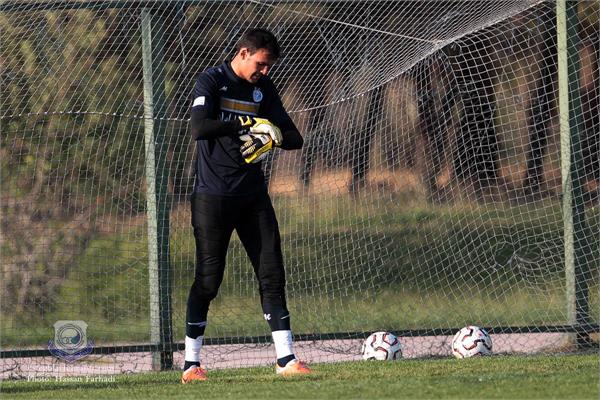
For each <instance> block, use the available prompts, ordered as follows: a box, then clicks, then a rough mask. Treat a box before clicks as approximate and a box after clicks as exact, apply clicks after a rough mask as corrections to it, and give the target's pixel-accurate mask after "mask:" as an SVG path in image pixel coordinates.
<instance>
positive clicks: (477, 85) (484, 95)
mask: <svg viewBox="0 0 600 400" xmlns="http://www.w3.org/2000/svg"><path fill="white" fill-rule="evenodd" d="M491 48H492V44H491V43H490V42H489V40H488V39H487V38H486V37H485V36H484V35H481V34H479V35H476V36H473V37H471V38H468V39H467V40H466V41H465V42H463V44H462V45H461V47H460V52H459V54H458V55H457V57H456V60H455V62H456V65H455V66H454V69H455V72H456V77H457V83H458V85H459V87H460V88H461V89H460V91H461V98H462V104H463V113H462V115H461V117H460V129H459V134H458V137H457V145H456V154H455V156H454V173H455V176H456V178H457V180H458V181H459V182H462V183H465V184H467V185H469V186H472V187H473V190H474V192H475V195H476V197H477V198H478V199H482V196H483V195H484V194H485V193H486V191H487V190H488V189H490V188H492V187H494V186H496V185H497V180H498V139H497V136H496V128H495V125H494V114H495V111H496V101H495V96H494V77H493V76H492V73H493V71H494V66H493V61H492V59H491V57H490V54H489V51H491Z"/></svg>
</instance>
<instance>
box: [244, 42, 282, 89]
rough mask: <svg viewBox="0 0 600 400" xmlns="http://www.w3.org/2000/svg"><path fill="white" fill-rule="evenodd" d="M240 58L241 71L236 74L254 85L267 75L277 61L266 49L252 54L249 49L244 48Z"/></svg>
mask: <svg viewBox="0 0 600 400" xmlns="http://www.w3.org/2000/svg"><path fill="white" fill-rule="evenodd" d="M238 56H239V61H240V63H239V70H238V71H236V72H237V73H238V75H240V77H241V78H242V79H245V80H246V81H248V82H250V83H252V84H255V83H256V82H258V80H259V79H260V78H261V77H262V76H263V75H267V74H268V73H269V71H270V70H271V67H272V66H273V64H275V61H276V60H275V59H274V58H273V57H272V56H271V53H269V51H268V50H265V49H259V50H257V51H256V52H254V53H252V54H251V53H250V51H249V50H248V49H247V48H242V49H241V50H240V52H239V54H238Z"/></svg>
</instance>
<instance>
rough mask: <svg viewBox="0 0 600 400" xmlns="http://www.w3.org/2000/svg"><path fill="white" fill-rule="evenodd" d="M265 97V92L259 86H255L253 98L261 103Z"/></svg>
mask: <svg viewBox="0 0 600 400" xmlns="http://www.w3.org/2000/svg"><path fill="white" fill-rule="evenodd" d="M262 99H263V94H262V92H261V91H260V89H259V88H254V91H253V92H252V100H254V101H255V102H256V103H260V102H261V101H262Z"/></svg>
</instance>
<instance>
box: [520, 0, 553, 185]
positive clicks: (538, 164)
mask: <svg viewBox="0 0 600 400" xmlns="http://www.w3.org/2000/svg"><path fill="white" fill-rule="evenodd" d="M544 18H545V21H544V22H543V25H544V28H543V29H542V30H543V31H544V32H545V38H544V40H543V43H542V49H541V52H542V59H541V69H540V75H539V77H538V79H537V81H536V84H535V90H534V93H533V96H532V99H531V101H530V103H529V109H528V110H527V121H528V125H529V126H530V127H531V128H530V131H529V147H528V149H527V155H526V160H527V171H526V175H525V181H524V183H523V189H524V191H525V193H526V194H527V195H530V196H531V195H533V196H535V195H539V194H540V191H541V187H542V184H543V183H544V175H543V163H544V155H545V154H546V151H547V146H548V137H549V136H550V128H551V125H552V115H551V110H552V103H553V102H554V100H555V90H556V88H555V82H556V79H557V75H556V73H557V71H556V57H557V50H556V13H555V12H554V11H553V10H552V11H547V12H545V14H544Z"/></svg>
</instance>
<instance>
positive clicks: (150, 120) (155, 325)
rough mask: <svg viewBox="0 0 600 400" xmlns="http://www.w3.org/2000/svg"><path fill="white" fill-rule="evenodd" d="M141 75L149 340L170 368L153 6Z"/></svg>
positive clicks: (158, 361)
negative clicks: (158, 348)
mask: <svg viewBox="0 0 600 400" xmlns="http://www.w3.org/2000/svg"><path fill="white" fill-rule="evenodd" d="M141 25H142V59H143V75H144V133H145V150H146V157H145V160H146V186H147V188H146V191H147V195H146V203H147V208H148V210H147V213H148V272H149V273H148V275H149V288H150V340H151V342H152V343H154V344H159V345H160V346H161V351H160V352H157V353H153V358H152V366H153V369H155V370H158V369H160V370H164V369H171V368H172V367H173V352H172V344H173V339H172V322H171V272H170V267H169V202H168V198H167V185H168V174H167V170H166V166H165V164H166V155H167V143H166V142H165V130H166V129H165V128H166V127H165V118H164V117H165V114H166V100H165V99H166V95H165V68H164V38H163V36H164V34H165V32H164V25H163V23H162V20H161V18H160V15H157V13H156V10H152V9H149V8H144V9H142V12H141Z"/></svg>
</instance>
